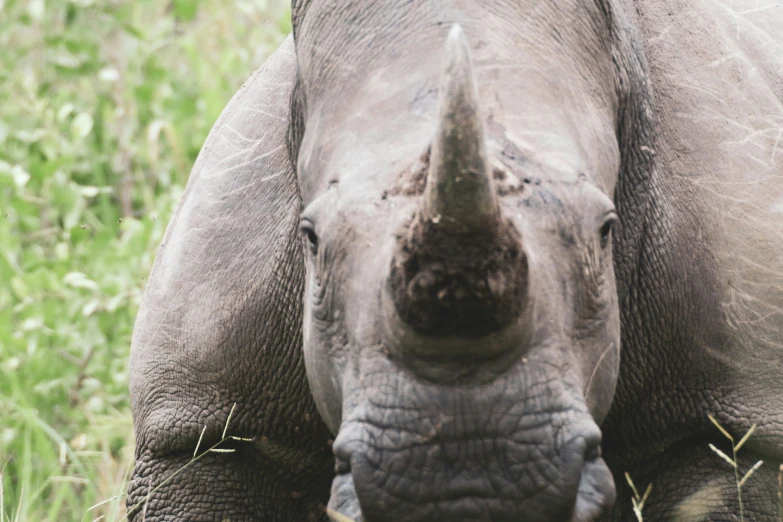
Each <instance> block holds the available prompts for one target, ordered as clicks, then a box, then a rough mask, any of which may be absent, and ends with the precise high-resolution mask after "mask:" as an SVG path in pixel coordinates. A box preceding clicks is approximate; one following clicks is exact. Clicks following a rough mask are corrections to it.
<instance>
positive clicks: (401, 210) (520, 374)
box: [128, 0, 783, 522]
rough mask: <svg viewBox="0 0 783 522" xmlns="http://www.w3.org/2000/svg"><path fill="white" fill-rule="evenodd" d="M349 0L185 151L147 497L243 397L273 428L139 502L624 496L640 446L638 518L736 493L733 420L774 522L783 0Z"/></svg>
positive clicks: (364, 509) (149, 398)
mask: <svg viewBox="0 0 783 522" xmlns="http://www.w3.org/2000/svg"><path fill="white" fill-rule="evenodd" d="M359 4H360V3H357V2H338V1H336V0H333V1H327V0H323V1H316V0H312V1H294V2H293V5H292V13H293V25H294V34H293V37H289V39H288V40H286V42H284V43H283V44H282V45H281V48H280V49H279V50H278V51H277V52H276V53H275V54H274V55H273V56H272V57H271V58H270V59H269V60H268V61H267V63H265V64H264V66H263V67H262V68H261V69H260V70H259V71H257V72H256V73H255V74H254V75H253V76H252V77H251V78H250V80H248V82H247V83H246V85H245V86H243V88H242V89H240V91H239V92H238V93H237V95H236V96H235V97H234V99H233V100H232V101H231V103H230V104H229V105H228V107H227V108H226V110H225V111H224V113H223V115H222V116H221V118H220V120H219V121H218V122H217V123H216V125H215V127H214V129H213V131H212V133H211V134H210V137H209V138H208V140H207V142H206V144H205V146H204V149H203V150H202V153H201V155H200V157H199V159H198V161H197V163H196V166H195V167H194V170H193V173H192V174H191V178H190V180H189V183H188V187H187V189H186V193H185V195H184V197H183V200H182V202H181V203H180V206H179V208H178V210H177V212H176V214H175V217H174V218H173V220H172V222H171V224H170V225H169V229H168V231H167V233H166V236H165V238H164V241H163V244H162V246H161V251H160V253H159V256H158V258H157V260H156V264H155V267H154V269H153V273H152V275H151V277H150V282H149V286H148V289H147V291H146V294H145V297H144V301H143V303H142V306H141V309H140V312H139V317H138V319H137V324H136V328H135V330H134V337H133V346H132V353H131V398H132V407H133V411H134V424H135V428H136V436H137V451H136V457H137V463H136V468H135V470H134V474H133V478H132V480H131V483H130V486H129V499H128V505H129V507H132V506H134V505H135V504H136V503H137V502H139V501H141V500H143V499H144V495H146V494H147V493H148V492H149V491H150V488H152V487H154V486H155V485H156V484H159V483H160V482H162V481H163V480H164V479H165V478H166V477H168V476H169V475H171V473H173V472H175V471H176V470H177V469H179V468H181V467H182V466H183V465H185V464H186V463H188V461H189V460H190V459H191V458H192V456H193V450H194V449H195V447H196V444H197V442H198V440H199V437H200V434H201V433H202V430H203V429H204V426H206V431H204V435H203V440H202V442H201V448H206V447H209V446H211V445H212V444H214V443H215V442H217V441H218V440H220V438H221V436H222V432H223V428H224V426H225V423H226V420H227V417H228V414H229V411H231V409H232V407H233V408H234V413H233V414H232V417H231V422H230V425H229V430H228V433H229V434H232V435H236V436H240V437H245V438H251V439H253V440H252V442H243V441H232V442H231V443H227V445H226V446H225V447H230V448H233V449H235V450H236V451H235V453H230V454H226V453H223V454H211V455H207V456H205V457H204V458H203V459H201V460H199V461H198V462H196V463H195V464H193V465H190V466H189V467H188V468H186V470H184V471H183V472H181V473H179V474H178V475H177V477H176V478H175V479H173V480H172V481H170V482H168V483H167V485H166V486H164V487H163V488H161V489H160V490H158V491H156V492H155V493H154V494H153V495H152V496H151V497H150V500H149V502H148V504H147V506H146V509H145V512H144V513H142V511H141V510H138V511H136V512H134V513H132V514H131V516H130V517H129V518H130V519H131V520H142V518H144V517H146V518H145V519H146V520H153V521H158V520H205V521H206V520H209V521H212V520H232V521H236V520H264V521H276V520H280V521H283V520H285V521H288V520H319V521H323V520H327V518H326V514H325V508H326V506H327V505H328V507H329V508H330V509H332V510H334V511H336V512H338V513H341V514H343V515H345V516H348V517H351V518H352V519H354V520H356V521H357V522H358V521H360V520H365V521H367V522H383V521H386V520H410V521H416V520H433V519H443V520H450V521H451V520H453V521H461V520H509V521H512V520H513V521H517V520H542V521H569V520H578V521H581V520H618V521H620V520H622V521H625V520H632V519H634V515H633V513H632V511H631V508H632V504H631V501H630V496H631V492H630V490H629V489H630V488H628V487H627V485H626V483H625V478H624V473H625V472H626V471H627V472H629V473H630V474H631V476H632V477H633V478H634V481H635V482H636V484H637V486H639V488H640V489H641V488H643V487H644V486H646V485H647V483H650V482H652V483H653V484H654V490H653V494H652V496H651V497H650V499H649V501H648V503H647V504H646V506H645V509H644V514H645V519H646V520H683V521H684V520H689V521H690V520H733V519H735V518H734V517H737V516H738V513H739V506H738V503H737V492H736V484H735V483H734V472H733V470H732V469H731V468H730V467H729V466H728V464H726V463H725V462H724V461H722V460H720V459H719V458H718V457H717V456H716V455H715V454H714V453H712V451H711V450H710V449H709V448H708V446H707V445H708V443H713V444H715V445H717V446H719V447H721V448H723V449H724V450H725V451H727V452H730V447H728V448H727V447H726V444H725V440H724V439H723V438H722V436H721V435H720V433H719V432H718V431H717V430H716V429H715V428H714V426H713V425H712V424H711V423H710V421H709V420H708V418H707V415H708V414H712V415H714V416H715V417H716V418H717V419H718V420H719V421H720V423H721V424H722V425H723V426H725V427H726V428H727V429H728V430H729V431H730V432H731V433H732V434H733V435H734V436H735V440H738V439H739V437H741V436H742V434H744V433H745V432H746V431H747V429H748V428H749V427H750V425H751V424H753V423H756V424H757V428H756V432H755V434H754V435H753V437H751V439H750V440H749V442H747V443H746V445H745V446H744V447H743V449H742V451H741V453H740V456H739V461H740V468H741V470H742V472H744V471H746V470H747V469H748V468H749V467H750V466H751V465H752V464H753V463H754V462H756V461H757V460H764V462H765V464H764V465H763V466H762V467H761V468H760V469H759V470H758V471H757V472H756V473H755V474H754V475H753V476H752V477H751V478H750V479H749V480H748V481H747V483H746V484H745V485H744V487H743V500H744V514H745V517H746V519H747V520H760V521H772V520H775V519H776V513H777V504H776V499H775V473H776V470H777V466H778V464H779V463H780V461H781V460H782V457H781V455H780V448H781V439H783V432H781V429H782V428H781V426H783V423H782V422H781V418H780V416H781V412H783V388H782V387H781V379H780V376H781V375H783V357H781V349H780V346H781V343H783V329H781V328H780V325H781V319H780V310H782V309H783V281H781V276H780V274H783V256H781V255H780V248H779V245H780V239H781V236H783V151H780V150H778V148H779V147H780V146H783V141H781V139H780V136H781V134H780V133H781V129H783V69H781V62H780V56H783V41H781V39H780V36H779V35H781V34H783V8H780V7H776V6H775V4H773V3H771V2H767V3H765V2H761V4H763V5H759V3H758V2H736V1H735V2H728V1H726V2H722V1H718V0H697V1H695V2H691V1H689V2H687V3H686V2H685V1H684V0H683V1H679V0H658V1H655V2H641V1H639V2H632V1H620V0H616V1H615V0H605V1H599V0H596V1H590V0H567V1H563V2H557V3H555V2H527V1H522V2H510V1H502V0H494V1H488V2H470V1H460V2H456V1H446V0H437V1H432V2H370V3H369V4H368V5H365V4H364V3H361V5H359ZM746 4H747V5H746ZM455 25H456V26H458V28H456V29H455ZM455 31H456V32H455ZM294 41H295V42H296V43H295V44H294ZM234 404H236V406H235V407H234ZM599 428H600V429H599ZM599 444H600V450H599ZM609 470H611V473H610V471H609ZM612 474H613V475H614V478H613V479H612ZM330 487H331V493H330ZM615 495H616V501H615Z"/></svg>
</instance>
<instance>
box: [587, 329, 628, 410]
mask: <svg viewBox="0 0 783 522" xmlns="http://www.w3.org/2000/svg"><path fill="white" fill-rule="evenodd" d="M590 369H591V370H592V371H591V372H590V374H589V378H588V379H587V385H586V386H585V402H586V403H587V409H588V411H589V412H590V414H591V415H592V416H593V418H594V419H595V421H596V422H597V423H599V424H600V423H601V422H602V421H603V420H604V418H605V417H606V414H607V413H608V412H609V407H610V406H611V405H612V399H613V398H614V391H615V387H616V385H617V376H618V373H619V371H620V343H619V341H618V342H615V341H612V342H611V343H610V344H609V346H608V347H607V348H606V349H604V350H603V352H602V353H601V355H600V356H599V357H598V360H597V361H596V363H595V365H594V366H592V368H589V367H588V370H590Z"/></svg>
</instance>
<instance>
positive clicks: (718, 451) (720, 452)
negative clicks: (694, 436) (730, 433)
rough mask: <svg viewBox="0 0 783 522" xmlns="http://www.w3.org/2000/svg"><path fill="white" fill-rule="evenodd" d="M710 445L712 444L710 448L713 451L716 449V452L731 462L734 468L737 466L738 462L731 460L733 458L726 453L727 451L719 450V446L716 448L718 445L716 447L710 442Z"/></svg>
mask: <svg viewBox="0 0 783 522" xmlns="http://www.w3.org/2000/svg"><path fill="white" fill-rule="evenodd" d="M709 446H710V449H711V450H712V451H714V452H715V453H717V454H718V456H719V457H720V458H722V459H723V460H725V461H726V462H728V463H729V464H731V467H733V468H736V467H737V464H736V463H735V462H734V461H733V460H731V459H730V458H729V456H728V455H726V454H725V453H723V452H722V451H721V450H719V449H718V448H716V447H715V446H713V445H712V444H710V445H709Z"/></svg>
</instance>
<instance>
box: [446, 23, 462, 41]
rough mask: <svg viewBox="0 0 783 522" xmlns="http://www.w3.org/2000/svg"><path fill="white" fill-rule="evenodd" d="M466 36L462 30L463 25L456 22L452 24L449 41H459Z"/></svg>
mask: <svg viewBox="0 0 783 522" xmlns="http://www.w3.org/2000/svg"><path fill="white" fill-rule="evenodd" d="M463 38H465V31H463V30H462V25H460V24H458V23H455V24H452V25H451V29H450V30H449V41H450V42H457V41H459V40H462V39H463Z"/></svg>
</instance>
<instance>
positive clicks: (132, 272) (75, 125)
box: [0, 0, 290, 522]
mask: <svg viewBox="0 0 783 522" xmlns="http://www.w3.org/2000/svg"><path fill="white" fill-rule="evenodd" d="M286 4H287V2H285V0H274V1H273V0H269V1H265V0H238V1H237V2H231V3H226V2H222V1H221V0H177V1H173V2H170V1H168V0H111V1H98V0H5V1H3V0H0V48H1V49H2V50H3V51H2V52H0V419H1V420H0V472H2V478H0V492H1V493H0V499H1V500H0V521H3V522H4V521H5V520H8V519H10V520H18V521H26V520H35V521H55V520H56V521H59V520H80V519H82V516H83V515H84V513H85V511H86V509H87V507H89V506H91V505H94V504H96V503H97V502H98V501H99V500H101V499H105V498H115V499H114V500H112V501H110V502H108V503H104V504H101V505H100V506H99V507H96V509H95V510H94V511H93V513H94V515H95V516H96V517H100V516H103V517H105V518H104V519H103V520H118V519H119V518H120V517H121V516H122V514H123V512H124V507H123V502H122V501H121V500H120V499H119V498H116V497H117V495H118V494H120V493H122V492H124V490H125V489H126V480H127V476H128V474H129V472H130V469H131V467H132V464H133V459H132V456H133V434H132V420H131V415H130V410H129V404H128V371H127V359H128V349H129V346H130V336H131V331H132V327H133V320H134V317H135V314H136V310H137V308H138V305H139V301H140V299H141V295H142V292H143V288H144V285H145V281H146V278H147V275H148V273H149V271H150V269H151V267H152V263H153V260H154V257H155V253H156V251H157V248H158V245H159V243H160V241H161V238H162V236H163V233H164V231H165V227H166V224H167V223H168V221H169V218H170V216H171V213H172V212H173V209H174V208H175V205H176V203H177V201H178V200H179V198H180V196H181V194H182V191H183V188H184V184H185V183H186V181H187V176H188V173H189V171H190V168H191V166H192V164H193V162H194V161H195V158H196V155H197V154H198V152H199V150H200V148H201V145H202V143H203V142H204V139H205V138H206V135H207V133H208V132H209V130H210V128H211V127H212V125H213V123H214V121H215V119H216V118H217V116H218V115H219V113H220V111H221V110H222V109H223V107H224V106H225V104H226V103H227V102H228V100H229V98H230V97H231V96H232V95H233V94H234V92H235V91H236V90H237V89H238V88H239V86H240V85H241V84H242V82H243V81H244V80H245V79H246V78H247V77H248V76H249V75H250V73H251V72H252V71H253V70H254V69H256V68H257V67H258V66H259V65H260V64H261V63H262V62H263V60H264V59H265V58H266V56H267V55H268V54H269V53H270V52H271V51H272V50H273V49H274V48H275V47H276V45H277V44H278V43H279V42H280V41H281V40H282V39H283V37H284V36H285V34H287V32H288V31H289V30H290V22H289V19H288V16H289V15H288V7H287V5H286Z"/></svg>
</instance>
